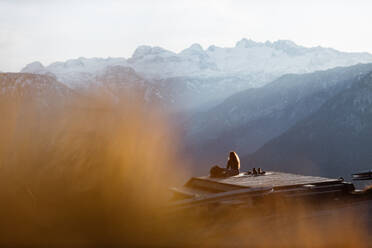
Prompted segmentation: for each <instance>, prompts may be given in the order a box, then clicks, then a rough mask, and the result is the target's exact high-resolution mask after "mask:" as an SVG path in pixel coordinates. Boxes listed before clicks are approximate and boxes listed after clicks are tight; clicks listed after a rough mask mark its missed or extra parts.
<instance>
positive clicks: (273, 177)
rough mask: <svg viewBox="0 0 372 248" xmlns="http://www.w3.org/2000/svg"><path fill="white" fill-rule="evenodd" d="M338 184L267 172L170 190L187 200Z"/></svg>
mask: <svg viewBox="0 0 372 248" xmlns="http://www.w3.org/2000/svg"><path fill="white" fill-rule="evenodd" d="M340 183H342V179H331V178H326V177H316V176H303V175H297V174H291V173H284V172H274V171H269V172H266V173H265V174H264V175H256V176H254V175H246V174H245V173H240V174H239V175H237V176H232V177H226V178H212V177H209V176H203V177H193V178H191V179H190V180H189V181H188V182H187V183H186V184H185V185H184V186H183V187H181V188H172V190H173V191H174V192H175V193H176V194H177V195H182V196H183V197H186V198H188V197H200V196H206V195H210V194H216V193H222V192H229V191H235V190H243V189H252V190H255V189H260V188H261V189H262V188H272V189H275V190H278V189H286V188H296V187H299V186H304V185H306V186H309V187H311V186H317V187H318V186H320V185H325V184H326V185H337V184H340Z"/></svg>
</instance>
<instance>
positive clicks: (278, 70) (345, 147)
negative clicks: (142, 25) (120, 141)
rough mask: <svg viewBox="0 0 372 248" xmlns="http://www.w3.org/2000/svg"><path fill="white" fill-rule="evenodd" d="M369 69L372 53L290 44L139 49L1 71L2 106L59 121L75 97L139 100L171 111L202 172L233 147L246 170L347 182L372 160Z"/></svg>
mask: <svg viewBox="0 0 372 248" xmlns="http://www.w3.org/2000/svg"><path fill="white" fill-rule="evenodd" d="M369 62H372V55H371V54H368V53H344V52H339V51H337V50H334V49H331V48H322V47H313V48H306V47H302V46H299V45H296V44H295V43H293V42H291V41H284V40H280V41H276V42H264V43H262V42H254V41H252V40H247V39H242V40H241V41H239V42H237V44H236V45H235V47H228V48H223V47H216V46H210V47H209V48H207V49H205V50H204V49H203V48H202V47H201V46H200V45H198V44H194V45H192V46H191V47H189V48H187V49H184V50H183V51H181V52H179V53H175V52H172V51H168V50H165V49H163V48H160V47H150V46H140V47H138V48H137V49H136V51H135V52H134V54H133V55H132V57H131V58H128V59H125V58H106V59H103V58H91V59H87V58H78V59H72V60H68V61H65V62H56V63H53V64H50V65H48V66H43V65H42V64H41V63H40V62H33V63H31V64H29V65H27V66H26V67H25V68H23V70H22V71H21V73H0V109H1V111H6V110H5V109H3V106H6V105H5V104H2V103H8V102H12V101H14V99H16V101H15V102H17V103H20V105H21V106H23V107H25V108H30V107H31V106H32V107H36V108H37V111H38V112H40V113H48V115H47V116H48V118H54V117H53V116H54V113H52V112H50V113H49V112H48V110H49V109H55V108H51V107H52V106H58V108H60V109H64V108H66V106H68V107H72V108H73V107H74V106H72V105H73V104H80V103H81V102H84V100H83V101H80V100H79V101H72V100H71V99H74V100H76V99H87V98H94V97H96V96H99V97H102V96H103V97H104V99H107V100H109V101H111V102H114V103H116V104H118V106H119V107H120V106H122V105H121V104H125V103H129V101H128V99H129V100H133V101H138V99H140V101H141V104H143V103H144V104H145V105H148V106H153V105H157V106H160V107H161V108H162V109H165V110H167V111H169V112H170V113H171V114H172V115H171V116H172V117H173V119H172V118H171V119H172V120H176V122H174V123H176V124H177V125H179V126H178V128H179V129H180V130H182V134H183V135H184V136H183V137H182V138H184V139H183V141H184V144H185V147H183V148H184V149H183V151H184V152H185V154H186V155H187V156H188V157H190V158H192V160H193V161H194V163H195V166H194V169H195V171H196V173H199V174H206V173H207V171H208V169H209V166H210V165H212V164H215V163H224V161H225V160H226V154H227V153H228V151H230V150H235V151H237V152H238V154H239V155H240V156H241V158H242V160H241V161H242V168H243V169H248V168H251V167H263V168H264V169H274V170H284V171H291V172H303V173H306V174H317V175H327V176H335V175H342V176H346V175H348V174H350V172H353V171H355V170H359V169H367V168H368V166H369V165H370V163H371V162H372V159H371V157H372V155H371V154H372V153H370V152H369V150H368V147H370V145H372V144H370V142H371V140H372V135H371V130H372V129H371V127H372V117H371V113H372V112H371V110H370V109H371V107H372V106H371V102H372V100H371V99H372V93H371V92H372V90H371V89H372V88H371V84H372V82H371V81H372V79H371V78H372V63H371V64H369ZM123 100H125V101H123ZM87 102H89V101H85V103H84V104H86V103H87ZM135 103H138V102H135ZM123 106H124V105H123ZM85 107H87V106H86V105H85ZM24 113H27V112H26V111H25V112H24ZM14 118H18V117H17V116H15V117H14ZM34 128H37V126H35V127H34Z"/></svg>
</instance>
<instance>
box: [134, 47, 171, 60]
mask: <svg viewBox="0 0 372 248" xmlns="http://www.w3.org/2000/svg"><path fill="white" fill-rule="evenodd" d="M170 54H174V53H173V52H171V51H168V50H165V49H164V48H161V47H151V46H139V47H138V48H137V49H136V50H135V51H134V53H133V55H132V58H131V60H135V59H142V58H143V57H145V56H151V55H152V56H161V55H170Z"/></svg>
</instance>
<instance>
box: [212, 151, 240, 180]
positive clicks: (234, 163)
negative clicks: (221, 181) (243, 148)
mask: <svg viewBox="0 0 372 248" xmlns="http://www.w3.org/2000/svg"><path fill="white" fill-rule="evenodd" d="M239 170H240V159H239V157H238V154H236V152H233V151H231V152H230V155H229V159H228V161H227V165H226V168H221V167H220V166H218V165H215V166H213V167H212V168H211V170H210V176H211V177H230V176H236V175H239V172H240V171H239Z"/></svg>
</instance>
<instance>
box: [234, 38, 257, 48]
mask: <svg viewBox="0 0 372 248" xmlns="http://www.w3.org/2000/svg"><path fill="white" fill-rule="evenodd" d="M259 44H260V43H258V42H255V41H253V40H251V39H249V40H247V39H246V38H243V39H241V40H240V41H238V42H236V45H235V47H238V48H249V47H255V46H258V45H259Z"/></svg>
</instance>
